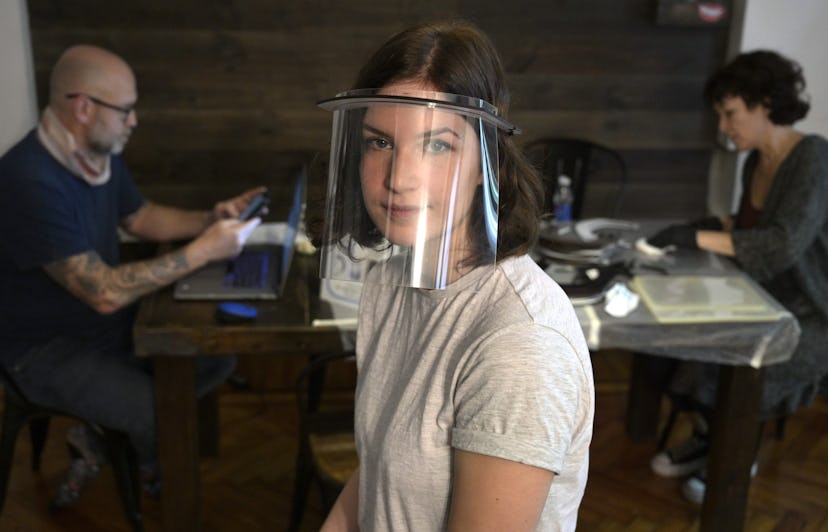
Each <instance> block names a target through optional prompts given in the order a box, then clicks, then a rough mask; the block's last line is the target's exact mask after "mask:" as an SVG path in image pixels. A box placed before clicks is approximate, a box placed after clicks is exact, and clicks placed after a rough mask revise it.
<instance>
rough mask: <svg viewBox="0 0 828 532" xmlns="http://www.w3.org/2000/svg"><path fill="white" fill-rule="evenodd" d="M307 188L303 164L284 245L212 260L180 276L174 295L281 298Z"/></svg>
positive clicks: (187, 297) (251, 246)
mask: <svg viewBox="0 0 828 532" xmlns="http://www.w3.org/2000/svg"><path fill="white" fill-rule="evenodd" d="M306 188H307V173H306V168H305V167H302V169H300V170H299V172H298V173H297V175H296V177H295V180H294V187H293V198H292V204H291V207H290V214H289V215H288V219H287V224H286V227H285V232H284V240H283V242H282V243H281V244H249V245H245V246H244V248H243V249H242V252H241V253H240V254H239V256H238V257H236V258H233V259H228V260H222V261H215V262H210V263H208V264H207V265H205V266H204V267H203V268H201V269H199V270H196V271H194V272H193V273H191V274H190V275H188V276H187V277H183V278H181V279H179V280H178V282H176V284H175V289H174V290H173V297H174V298H175V299H181V300H233V299H279V298H280V297H281V296H282V293H283V292H284V289H285V284H286V283H287V277H288V274H289V273H290V265H291V262H292V261H293V252H294V249H295V247H296V245H295V241H296V231H297V229H298V227H299V222H300V220H301V219H302V209H303V207H304V204H305V189H306Z"/></svg>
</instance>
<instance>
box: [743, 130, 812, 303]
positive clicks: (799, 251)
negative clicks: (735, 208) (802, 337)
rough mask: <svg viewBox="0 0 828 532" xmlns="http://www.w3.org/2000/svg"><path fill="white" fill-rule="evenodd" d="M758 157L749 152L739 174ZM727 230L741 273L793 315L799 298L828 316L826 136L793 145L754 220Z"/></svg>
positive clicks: (751, 168) (750, 170)
mask: <svg viewBox="0 0 828 532" xmlns="http://www.w3.org/2000/svg"><path fill="white" fill-rule="evenodd" d="M757 161H758V154H757V153H756V152H753V153H751V154H750V156H749V157H748V159H747V161H746V162H745V166H744V170H743V175H745V176H749V175H751V174H752V173H753V171H754V169H755V168H756V164H757ZM732 234H733V247H734V248H735V251H736V260H737V261H738V262H739V265H740V266H741V267H742V269H744V271H745V272H747V273H748V274H749V275H750V276H751V277H753V278H754V279H755V280H757V281H758V282H760V283H762V284H763V285H764V286H765V287H766V288H767V289H768V291H769V292H770V293H771V294H773V296H774V297H776V298H777V299H779V301H780V302H781V303H783V304H786V306H788V308H789V309H790V310H791V311H792V312H793V313H794V314H799V312H798V308H797V307H799V306H800V305H797V304H796V302H797V301H800V302H802V303H806V304H805V305H804V306H805V307H806V308H808V307H810V309H815V310H818V311H819V313H820V314H822V316H823V318H825V319H828V141H826V140H825V139H824V138H823V137H820V136H818V135H808V136H806V137H804V138H803V139H802V140H801V141H800V142H799V143H798V144H797V145H796V146H794V148H793V150H792V151H791V153H790V154H788V156H787V157H786V158H785V160H784V161H782V164H781V165H780V166H779V170H777V172H776V176H775V177H774V180H773V184H772V185H771V189H770V191H769V192H768V196H767V199H766V200H765V205H764V207H763V208H762V213H761V216H760V218H759V223H758V224H757V225H756V226H755V227H753V228H750V229H744V230H734V231H733V233H732ZM791 292H799V293H791ZM801 298H805V300H806V301H802V299H801ZM792 305H793V306H794V308H791V306H792Z"/></svg>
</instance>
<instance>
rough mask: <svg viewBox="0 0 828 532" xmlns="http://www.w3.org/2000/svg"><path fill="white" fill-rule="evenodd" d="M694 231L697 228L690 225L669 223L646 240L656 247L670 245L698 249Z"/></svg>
mask: <svg viewBox="0 0 828 532" xmlns="http://www.w3.org/2000/svg"><path fill="white" fill-rule="evenodd" d="M696 231H697V229H696V228H695V227H693V226H691V225H686V224H680V225H671V226H669V227H667V228H665V229H662V230H661V231H659V232H658V233H656V234H654V235H653V236H651V237H650V238H648V239H647V242H648V243H649V244H650V245H651V246H655V247H657V248H664V247H667V246H671V245H672V246H676V247H677V248H684V249H699V246H698V245H696Z"/></svg>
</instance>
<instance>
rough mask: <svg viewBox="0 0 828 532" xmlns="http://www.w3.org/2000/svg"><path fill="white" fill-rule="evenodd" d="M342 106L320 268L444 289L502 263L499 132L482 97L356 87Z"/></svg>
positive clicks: (335, 107) (332, 274)
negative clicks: (498, 256) (499, 247)
mask: <svg viewBox="0 0 828 532" xmlns="http://www.w3.org/2000/svg"><path fill="white" fill-rule="evenodd" d="M319 105H320V106H321V107H322V108H324V109H328V110H330V111H333V114H334V116H333V131H332V135H331V158H330V167H329V172H328V176H329V177H328V194H327V200H326V218H325V232H324V234H323V247H322V256H321V271H320V273H321V276H322V277H323V278H324V279H332V280H346V281H348V280H351V281H353V280H362V279H363V277H365V272H366V271H367V270H368V269H369V268H370V269H371V273H370V275H368V276H367V277H366V278H365V279H366V281H368V282H375V283H381V284H390V285H395V286H411V287H416V288H427V289H443V288H446V287H447V286H448V285H450V284H452V283H454V282H455V281H457V280H459V279H460V278H461V277H463V276H464V275H466V274H467V273H469V272H470V271H472V270H475V269H478V268H490V269H492V270H493V269H494V265H495V255H496V251H497V223H498V222H497V217H498V174H497V172H498V150H497V134H498V130H503V131H504V132H506V133H507V134H514V133H517V132H519V130H518V129H517V128H515V127H514V126H513V125H512V124H510V123H509V122H507V121H505V120H503V119H502V118H500V117H499V116H498V115H497V111H496V109H495V108H494V107H493V106H491V105H490V104H488V103H487V102H485V101H483V100H479V99H476V98H468V97H464V96H458V95H452V94H446V93H438V92H425V91H407V92H406V93H405V94H384V93H382V90H376V89H368V90H358V91H350V92H347V93H342V94H339V95H337V96H336V97H335V98H332V99H329V100H324V101H322V102H320V104H319Z"/></svg>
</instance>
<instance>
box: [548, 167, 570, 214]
mask: <svg viewBox="0 0 828 532" xmlns="http://www.w3.org/2000/svg"><path fill="white" fill-rule="evenodd" d="M573 199H574V197H573V195H572V179H570V178H569V176H566V175H559V176H558V186H557V188H555V194H554V195H553V196H552V204H553V205H554V208H555V220H557V221H558V222H571V221H572V201H573Z"/></svg>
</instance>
